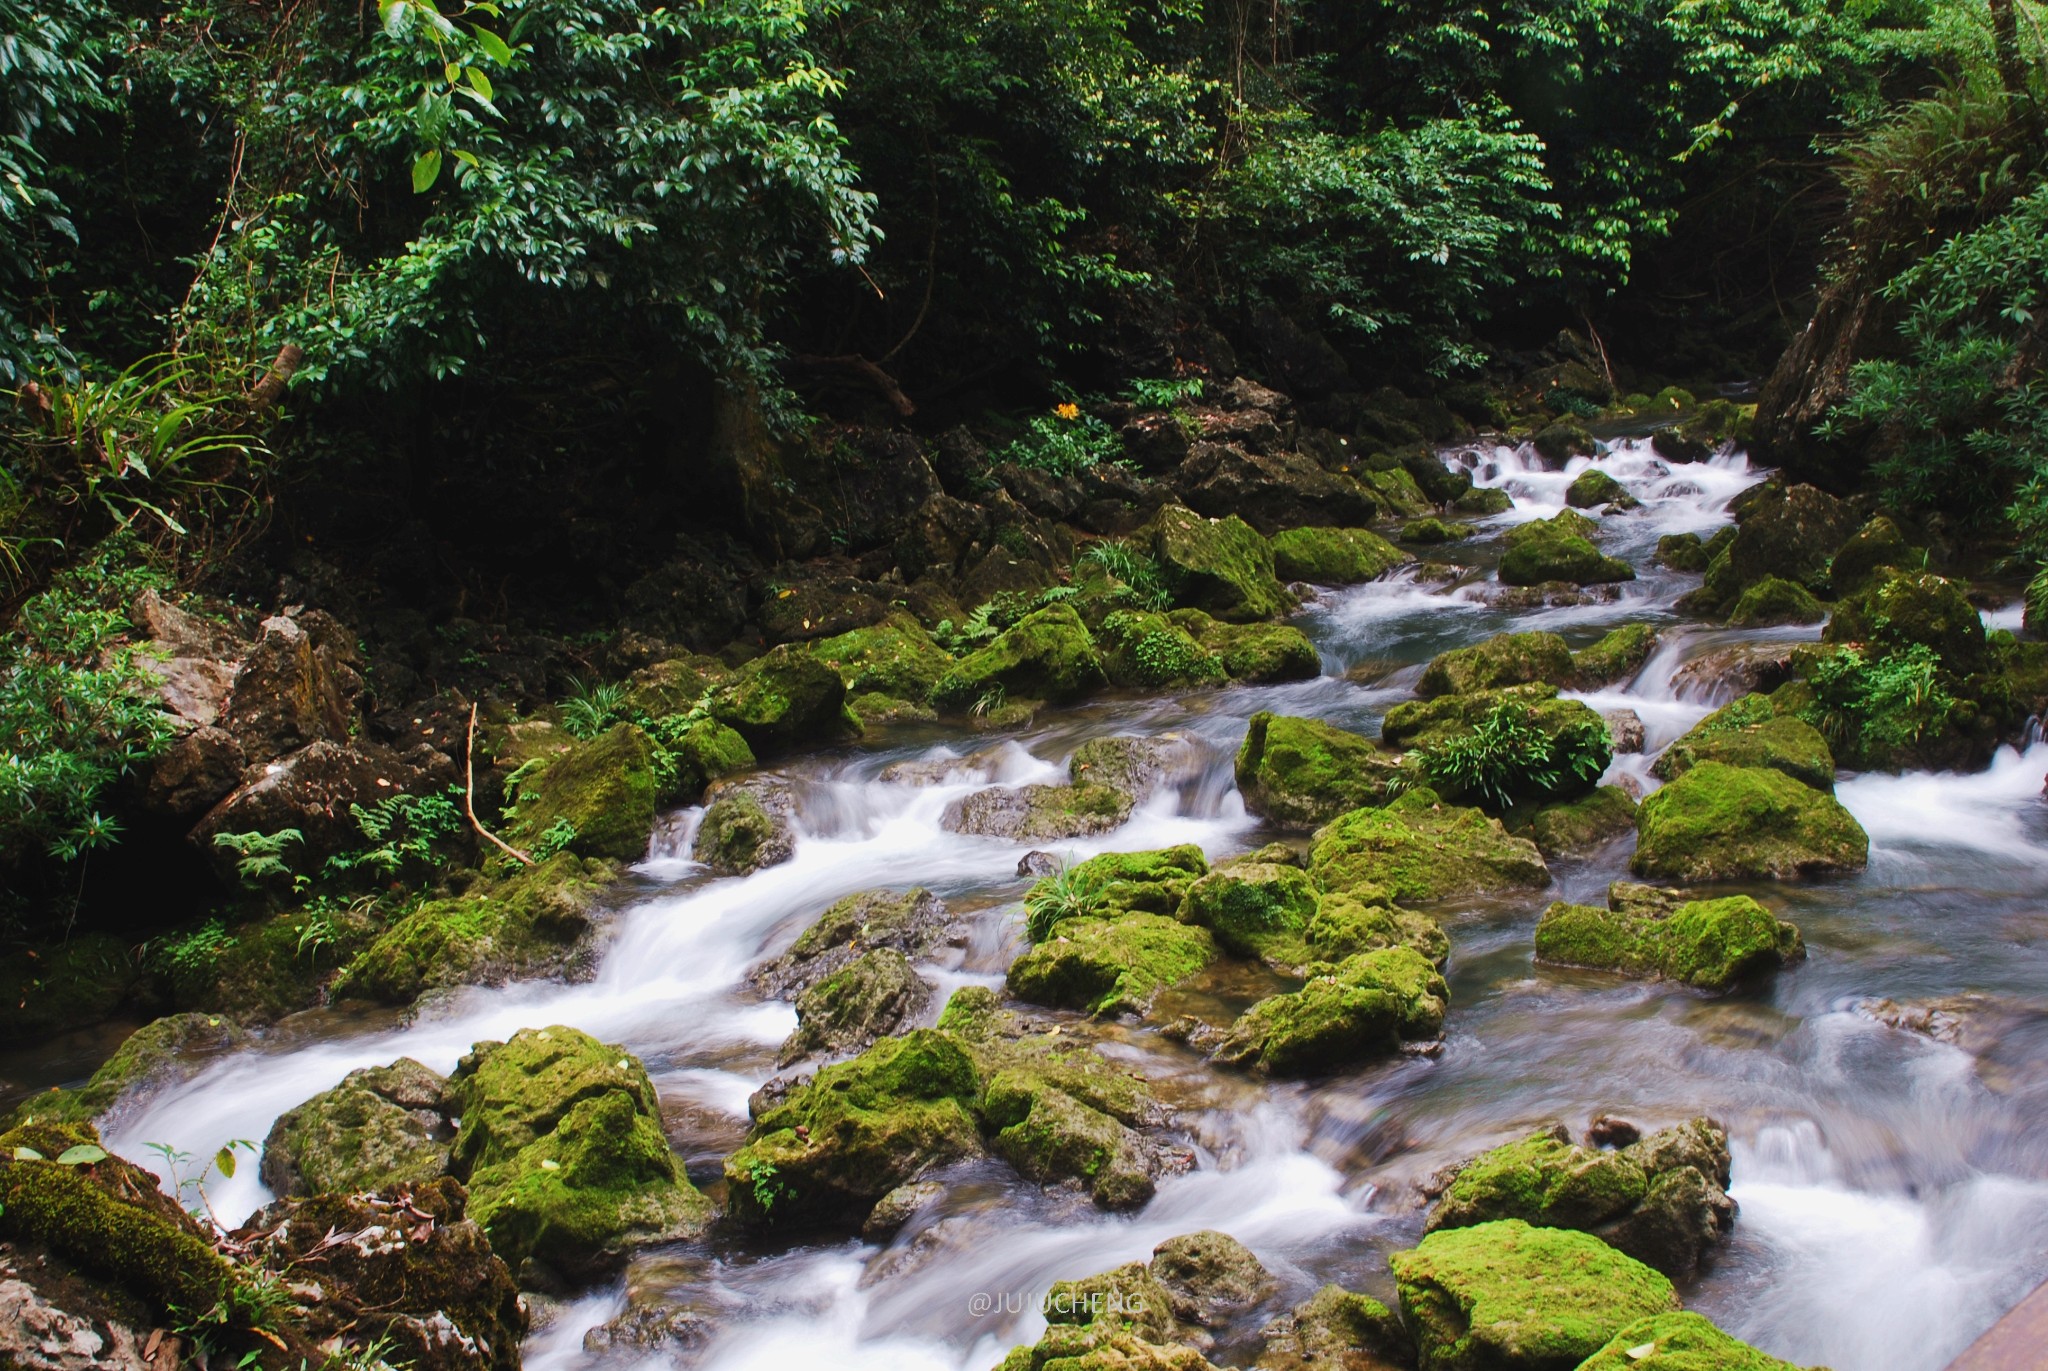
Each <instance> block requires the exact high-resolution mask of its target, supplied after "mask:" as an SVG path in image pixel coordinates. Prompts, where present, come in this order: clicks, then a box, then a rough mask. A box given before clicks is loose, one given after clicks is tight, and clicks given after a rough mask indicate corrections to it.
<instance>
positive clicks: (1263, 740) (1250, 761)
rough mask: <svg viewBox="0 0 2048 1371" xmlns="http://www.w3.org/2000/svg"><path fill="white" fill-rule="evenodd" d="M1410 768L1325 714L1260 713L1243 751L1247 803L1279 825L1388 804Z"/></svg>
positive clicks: (1240, 784)
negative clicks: (1300, 716) (1322, 716)
mask: <svg viewBox="0 0 2048 1371" xmlns="http://www.w3.org/2000/svg"><path fill="white" fill-rule="evenodd" d="M1409 779H1410V773H1409V772H1407V771H1406V770H1404V769H1403V768H1402V766H1401V765H1400V763H1399V762H1398V761H1397V760H1396V759H1395V758H1393V757H1391V756H1388V755H1387V754H1386V753H1384V752H1382V751H1380V749H1379V748H1378V747H1376V746H1375V745H1374V744H1373V742H1372V740H1371V739H1369V738H1362V737H1360V736H1359V735H1358V734H1356V733H1350V732H1346V731H1345V730H1344V729H1341V728H1338V727H1336V726H1335V725H1333V724H1327V723H1324V722H1323V721H1322V720H1320V719H1295V718H1289V717H1287V716H1285V715H1277V714H1270V713H1266V712H1263V711H1262V712H1260V713H1257V714H1254V715H1252V718H1251V726H1250V727H1249V728H1248V729H1247V730H1246V732H1245V739H1244V744H1243V746H1241V747H1240V748H1239V749H1238V751H1237V788H1238V790H1239V791H1240V792H1242V793H1243V795H1244V803H1245V808H1247V809H1249V810H1251V811H1252V813H1254V814H1258V815H1262V816H1264V817H1265V818H1268V819H1271V820H1273V821H1274V822H1275V823H1279V824H1284V825H1288V826H1290V827H1296V828H1314V827H1317V826H1318V825H1320V824H1325V823H1328V822H1329V821H1330V820H1332V819H1334V818H1336V817H1338V816H1339V815H1341V814H1346V813H1349V812H1350V811H1351V810H1354V809H1357V808H1359V807H1360V806H1362V805H1377V804H1385V803H1386V802H1387V801H1388V800H1391V799H1392V798H1394V796H1395V795H1397V794H1398V793H1399V792H1400V791H1401V789H1402V788H1403V786H1404V785H1405V784H1406V782H1407V781H1408V780H1409Z"/></svg>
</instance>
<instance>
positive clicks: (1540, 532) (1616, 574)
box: [1500, 510, 1636, 586]
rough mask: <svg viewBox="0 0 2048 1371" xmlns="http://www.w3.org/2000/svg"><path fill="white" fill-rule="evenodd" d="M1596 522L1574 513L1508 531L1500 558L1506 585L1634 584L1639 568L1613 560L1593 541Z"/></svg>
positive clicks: (1566, 512) (1569, 512)
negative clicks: (1592, 525) (1564, 582)
mask: <svg viewBox="0 0 2048 1371" xmlns="http://www.w3.org/2000/svg"><path fill="white" fill-rule="evenodd" d="M1591 524H1592V520H1590V519H1587V518H1586V517H1585V516H1584V515H1581V514H1578V513H1576V512H1574V511H1572V510H1565V511H1564V512H1563V513H1562V514H1559V515H1557V516H1556V517H1555V518H1552V519H1546V520H1539V521H1537V522H1535V523H1528V524H1522V525H1520V526H1518V527H1516V528H1512V529H1510V530H1508V533H1507V535H1506V537H1505V538H1504V539H1503V541H1504V542H1505V543H1506V545H1507V552H1506V554H1505V555H1503V556H1502V557H1501V559H1500V580H1501V584H1502V585H1509V586H1533V585H1541V584H1543V583H1544V582H1545V581H1570V582H1571V583H1573V584H1574V585H1582V586H1583V585H1603V584H1610V583H1612V582H1616V581H1633V580H1634V579H1635V578H1636V572H1635V568H1634V567H1632V566H1630V565H1629V564H1628V563H1627V562H1624V561H1622V560H1621V559H1620V558H1618V557H1609V556H1607V555H1606V554H1605V553H1603V552H1601V551H1600V549H1599V548H1597V547H1594V546H1593V544H1592V542H1591V529H1590V528H1589V527H1588V526H1589V525H1591Z"/></svg>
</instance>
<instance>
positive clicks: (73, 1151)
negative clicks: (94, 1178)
mask: <svg viewBox="0 0 2048 1371" xmlns="http://www.w3.org/2000/svg"><path fill="white" fill-rule="evenodd" d="M106 1159H107V1149H106V1148H104V1147H98V1146H95V1145H94V1144H92V1143H79V1144H77V1145H76V1146H74V1147H67V1148H65V1149H64V1150H63V1151H62V1152H60V1153H58V1154H57V1164H58V1165H59V1166H91V1165H92V1164H93V1163H94V1162H103V1161H105V1160H106Z"/></svg>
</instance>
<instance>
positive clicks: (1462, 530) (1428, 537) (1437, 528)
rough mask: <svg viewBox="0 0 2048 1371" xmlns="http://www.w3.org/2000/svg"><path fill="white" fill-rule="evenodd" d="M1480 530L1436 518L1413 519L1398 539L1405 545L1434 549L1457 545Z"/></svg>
mask: <svg viewBox="0 0 2048 1371" xmlns="http://www.w3.org/2000/svg"><path fill="white" fill-rule="evenodd" d="M1478 531H1479V530H1478V529H1476V528H1474V527H1473V526H1472V525H1470V524H1460V523H1454V522H1452V521H1450V520H1446V519H1438V518H1435V517H1434V516H1432V517H1430V518H1427V519H1411V520H1409V521H1408V522H1407V523H1405V524H1403V525H1402V526H1401V531H1400V533H1398V534H1397V535H1395V536H1396V537H1398V538H1400V540H1401V541H1402V542H1404V543H1413V544H1415V545H1416V546H1417V547H1434V546H1436V545H1437V544H1439V543H1455V542H1457V541H1458V540H1459V539H1460V538H1470V537H1471V536H1472V535H1473V534H1475V533H1477V532H1478Z"/></svg>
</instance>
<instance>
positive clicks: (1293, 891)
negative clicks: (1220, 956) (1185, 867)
mask: <svg viewBox="0 0 2048 1371" xmlns="http://www.w3.org/2000/svg"><path fill="white" fill-rule="evenodd" d="M1315 912H1316V887H1315V882H1313V881H1311V880H1310V879H1309V877H1308V873H1307V872H1306V871H1303V870H1302V869H1301V868H1300V867H1298V866H1278V865H1274V864H1272V863H1267V862H1240V863H1233V864H1232V865H1230V866H1228V867H1225V868H1222V869H1220V870H1216V871H1212V872H1210V873H1209V874H1208V875H1206V876H1204V877H1202V878H1201V879H1200V880H1198V881H1196V882H1194V884H1192V885H1190V886H1189V887H1188V893H1187V899H1186V901H1185V902H1184V903H1183V904H1182V905H1181V908H1180V919H1181V922H1182V923H1189V924H1195V925H1197V926H1199V927H1202V928H1206V929H1208V930H1209V931H1210V932H1212V933H1214V934H1215V935H1216V941H1217V942H1218V943H1219V944H1221V945H1222V946H1223V947H1224V948H1225V949H1226V950H1227V951H1230V952H1235V953H1237V954H1238V955H1239V956H1257V955H1258V952H1259V948H1260V945H1261V943H1262V942H1263V941H1264V940H1265V939H1267V938H1269V937H1271V936H1272V935H1275V934H1280V935H1291V934H1299V933H1301V932H1302V931H1304V930H1305V929H1306V928H1307V927H1308V921H1309V919H1310V918H1312V917H1313V916H1314V914H1315Z"/></svg>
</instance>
